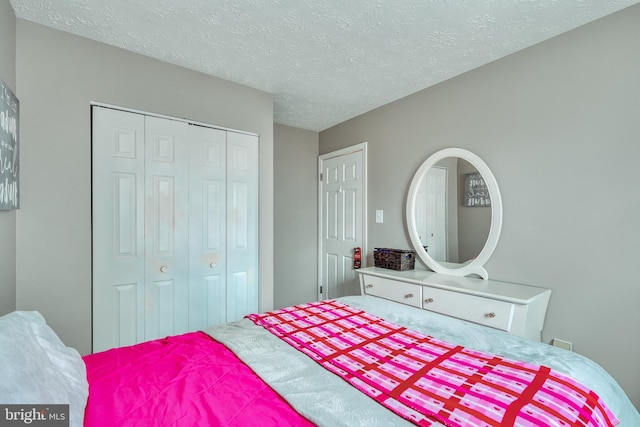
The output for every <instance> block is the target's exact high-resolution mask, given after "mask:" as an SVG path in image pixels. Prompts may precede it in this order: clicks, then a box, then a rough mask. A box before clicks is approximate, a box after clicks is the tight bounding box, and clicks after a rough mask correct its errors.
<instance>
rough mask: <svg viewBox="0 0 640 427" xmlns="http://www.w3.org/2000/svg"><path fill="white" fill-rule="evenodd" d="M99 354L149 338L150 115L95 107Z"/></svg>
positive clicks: (95, 269)
mask: <svg viewBox="0 0 640 427" xmlns="http://www.w3.org/2000/svg"><path fill="white" fill-rule="evenodd" d="M92 132H93V148H92V150H93V152H92V156H93V159H92V168H93V187H94V188H97V189H100V191H93V192H92V197H93V199H92V207H93V214H92V221H93V224H92V226H93V350H94V351H101V350H106V349H108V348H112V347H118V346H124V345H131V344H135V343H137V342H140V341H142V340H144V321H145V320H144V311H143V310H140V309H139V307H140V305H141V304H143V303H144V299H145V277H144V276H145V267H144V265H145V264H144V256H145V253H144V240H145V239H144V211H143V210H142V209H139V206H143V205H144V116H142V115H138V114H129V113H125V112H122V111H117V110H112V109H108V108H95V107H94V108H93V131H92Z"/></svg>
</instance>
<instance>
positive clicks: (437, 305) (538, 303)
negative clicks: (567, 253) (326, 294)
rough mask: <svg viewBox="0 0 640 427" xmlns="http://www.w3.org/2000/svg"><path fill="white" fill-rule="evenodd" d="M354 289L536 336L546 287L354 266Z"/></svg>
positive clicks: (547, 291)
mask: <svg viewBox="0 0 640 427" xmlns="http://www.w3.org/2000/svg"><path fill="white" fill-rule="evenodd" d="M358 273H359V274H360V292H361V293H362V294H363V295H364V294H367V295H374V296H377V297H381V298H386V299H389V300H392V301H397V302H400V303H403V304H407V305H412V306H414V307H418V308H422V309H425V310H429V311H434V312H437V313H441V314H445V315H447V316H452V317H457V318H459V319H463V320H467V321H470V322H474V323H479V324H481V325H485V326H490V327H493V328H496V329H501V330H503V331H507V332H509V333H512V334H514V335H519V336H523V337H526V338H529V339H532V340H536V341H540V333H541V331H542V327H543V325H544V317H545V314H546V312H547V305H548V304H549V297H550V296H551V290H550V289H544V288H537V287H534V286H525V285H517V284H514V283H507V282H497V281H493V280H482V279H476V278H470V277H457V276H450V275H446V274H439V273H433V272H431V271H426V270H408V271H395V270H388V269H384V268H377V267H367V268H362V269H360V270H358Z"/></svg>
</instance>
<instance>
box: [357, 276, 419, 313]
mask: <svg viewBox="0 0 640 427" xmlns="http://www.w3.org/2000/svg"><path fill="white" fill-rule="evenodd" d="M363 279H364V292H365V293H366V294H369V295H374V296H377V297H381V298H386V299H390V300H393V301H397V302H401V303H403V304H408V305H412V306H414V307H418V308H421V307H422V304H421V301H422V286H420V285H414V284H411V283H405V282H398V281H395V280H389V279H384V278H382V277H374V276H367V275H363Z"/></svg>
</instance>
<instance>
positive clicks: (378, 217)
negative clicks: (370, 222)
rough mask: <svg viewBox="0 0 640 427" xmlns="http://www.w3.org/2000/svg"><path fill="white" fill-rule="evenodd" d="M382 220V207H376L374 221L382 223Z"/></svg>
mask: <svg viewBox="0 0 640 427" xmlns="http://www.w3.org/2000/svg"><path fill="white" fill-rule="evenodd" d="M383 220H384V212H383V211H382V209H377V210H376V222H377V223H378V224H382V222H383Z"/></svg>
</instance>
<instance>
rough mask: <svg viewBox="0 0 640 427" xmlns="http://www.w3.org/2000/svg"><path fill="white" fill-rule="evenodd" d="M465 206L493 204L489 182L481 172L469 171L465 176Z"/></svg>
mask: <svg viewBox="0 0 640 427" xmlns="http://www.w3.org/2000/svg"><path fill="white" fill-rule="evenodd" d="M464 206H466V207H471V208H473V207H487V206H491V197H490V196H489V189H488V188H487V183H486V182H485V181H484V178H483V177H482V175H481V174H480V173H468V174H465V176H464Z"/></svg>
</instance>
